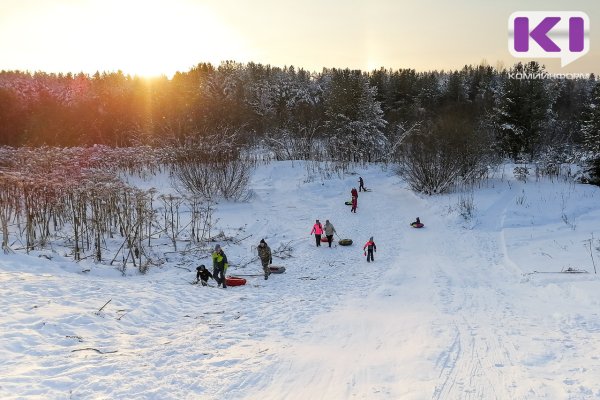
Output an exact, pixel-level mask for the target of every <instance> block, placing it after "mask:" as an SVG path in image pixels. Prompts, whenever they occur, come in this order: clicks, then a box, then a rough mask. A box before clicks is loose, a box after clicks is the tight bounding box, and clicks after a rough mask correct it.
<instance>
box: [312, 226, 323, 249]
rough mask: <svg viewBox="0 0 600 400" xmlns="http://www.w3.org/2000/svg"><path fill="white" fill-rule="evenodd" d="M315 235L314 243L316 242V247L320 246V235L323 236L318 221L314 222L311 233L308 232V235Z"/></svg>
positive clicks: (321, 227)
mask: <svg viewBox="0 0 600 400" xmlns="http://www.w3.org/2000/svg"><path fill="white" fill-rule="evenodd" d="M313 233H314V234H315V241H316V242H317V247H320V246H321V235H322V234H323V225H321V222H319V220H317V222H315V224H314V225H313V228H312V231H310V234H311V235H312V234H313Z"/></svg>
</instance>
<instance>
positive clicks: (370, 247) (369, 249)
mask: <svg viewBox="0 0 600 400" xmlns="http://www.w3.org/2000/svg"><path fill="white" fill-rule="evenodd" d="M365 249H366V251H365V253H364V254H365V255H366V256H367V262H369V261H375V259H374V258H373V252H377V246H375V242H374V241H373V236H371V237H370V238H369V240H368V241H367V243H365V245H364V246H363V250H365ZM369 259H370V260H369Z"/></svg>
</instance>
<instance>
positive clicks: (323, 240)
mask: <svg viewBox="0 0 600 400" xmlns="http://www.w3.org/2000/svg"><path fill="white" fill-rule="evenodd" d="M321 242H327V236H322V237H321ZM332 242H333V240H332Z"/></svg>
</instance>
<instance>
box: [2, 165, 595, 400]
mask: <svg viewBox="0 0 600 400" xmlns="http://www.w3.org/2000/svg"><path fill="white" fill-rule="evenodd" d="M306 171H307V170H306V168H305V167H304V166H303V164H302V163H298V162H296V163H291V162H278V163H272V164H269V165H265V166H262V167H260V168H259V169H258V170H257V171H256V172H255V173H254V176H253V179H252V182H251V186H252V189H253V191H254V196H253V197H252V198H251V199H250V200H249V201H248V202H245V203H221V204H219V206H218V211H217V217H218V218H219V222H218V224H219V226H220V227H221V228H222V229H225V230H229V231H233V230H236V229H239V228H243V231H244V233H243V234H242V235H241V237H245V236H247V235H250V234H251V235H252V236H251V237H249V238H247V239H245V240H242V241H240V242H239V243H238V244H236V245H233V244H224V250H225V252H226V253H227V255H228V257H229V260H230V262H231V264H232V266H231V267H230V270H229V271H228V272H229V273H230V274H232V275H234V274H244V275H252V274H260V272H261V268H260V265H259V263H258V262H255V263H253V264H250V265H248V266H246V267H245V268H240V267H239V266H240V265H243V264H244V262H242V261H244V260H249V259H251V258H252V257H253V256H254V255H255V254H254V251H255V247H254V246H256V245H257V244H258V241H259V240H260V239H261V238H265V240H266V241H267V242H268V243H269V245H270V246H271V247H272V248H274V249H275V248H277V247H278V246H279V245H280V244H282V243H291V245H292V246H293V248H294V251H293V255H294V257H293V258H289V259H285V260H277V259H275V260H274V263H275V264H279V265H284V266H285V267H286V268H287V271H286V272H285V273H284V274H280V275H271V278H270V279H269V280H267V281H265V280H264V279H263V278H262V277H261V276H249V277H247V278H248V284H247V285H246V286H242V287H229V288H227V289H226V290H223V289H219V288H211V287H201V286H197V285H190V284H189V282H190V281H192V280H193V279H194V277H195V274H194V273H192V272H188V271H187V270H185V269H182V268H175V261H170V262H167V263H166V264H165V265H163V266H162V267H154V268H152V269H151V270H150V271H149V273H148V274H146V275H143V276H142V275H135V274H130V275H128V276H125V277H123V276H121V273H120V272H118V271H117V270H116V269H114V268H112V267H107V266H102V265H95V264H93V263H91V262H88V261H87V260H86V261H82V262H81V263H80V264H76V263H74V262H72V261H71V260H70V259H68V258H62V257H61V255H60V254H55V255H54V256H53V257H52V260H48V259H46V258H43V257H37V256H36V253H32V255H29V256H27V255H23V254H9V255H0V282H1V284H0V326H1V329H0V398H2V399H21V398H40V399H66V398H71V399H90V398H92V399H187V398H189V399H540V398H543V399H600V279H599V278H598V275H595V274H594V268H593V264H592V258H591V256H590V251H589V249H588V248H587V247H586V244H587V243H588V241H589V239H592V234H593V235H594V236H593V238H594V240H593V241H592V243H593V246H592V254H593V256H594V257H595V258H594V260H595V263H596V264H597V265H596V266H597V267H600V250H598V249H597V247H599V246H600V243H599V242H598V238H600V190H599V188H596V187H593V186H583V185H573V184H570V183H566V182H564V181H558V182H556V181H555V182H550V181H549V180H542V181H540V182H528V183H522V182H517V181H515V180H514V179H513V178H510V179H507V178H504V179H501V178H500V175H499V177H497V178H495V179H491V180H489V181H487V182H485V183H483V184H482V187H481V188H478V189H476V190H475V191H474V193H473V201H474V204H475V207H476V210H475V215H474V217H473V218H472V219H471V220H470V221H465V220H464V219H462V217H460V215H459V211H460V209H459V207H458V199H459V196H460V195H459V194H451V195H444V196H438V197H424V196H420V195H416V194H414V193H412V192H411V191H409V190H407V186H406V184H405V183H404V182H402V181H401V180H400V179H399V178H398V177H396V176H395V175H393V174H392V173H390V172H386V171H383V170H382V169H381V168H379V167H377V166H373V167H370V168H368V169H360V170H357V171H356V172H357V173H360V175H361V176H362V177H363V178H364V179H365V184H366V186H367V187H369V188H372V189H373V191H372V192H369V193H361V194H360V196H359V203H358V213H356V214H351V213H350V207H348V206H346V205H344V201H345V200H348V199H349V192H350V189H351V188H352V187H353V186H357V180H358V176H357V175H350V176H347V177H345V178H343V179H332V180H326V181H324V182H322V181H320V180H317V181H313V182H306ZM507 171H508V169H507ZM504 175H505V176H506V175H508V174H504ZM154 183H156V182H154ZM148 184H149V185H151V184H153V182H149V183H148ZM463 196H464V195H463ZM417 216H419V217H420V218H421V220H422V221H423V222H424V223H425V225H426V227H425V228H424V229H413V228H411V227H409V225H408V224H409V222H411V221H412V220H414V218H415V217H417ZM316 218H318V219H320V220H321V221H322V222H324V221H325V219H329V220H330V221H331V222H332V223H333V224H334V225H335V227H336V229H337V231H338V233H339V236H340V237H342V238H351V239H353V240H354V244H353V245H352V246H349V247H342V246H337V245H336V246H335V247H333V248H331V249H330V248H328V247H327V246H321V247H319V248H317V247H315V244H314V239H313V237H311V236H309V232H310V230H311V227H312V224H313V223H314V220H315V219H316ZM370 236H374V239H375V242H376V244H377V253H375V262H374V263H367V262H366V260H365V257H364V256H363V251H362V245H363V244H364V243H365V242H366V241H367V239H368V238H369V237H370ZM336 239H337V238H336ZM188 261H189V260H188ZM192 261H193V263H192V264H181V262H182V261H180V262H179V265H177V266H179V267H182V265H183V267H185V268H189V269H193V268H194V267H195V266H196V265H198V264H200V263H204V264H206V265H210V263H209V260H208V259H207V258H204V259H198V260H192ZM236 264H237V265H238V266H237V267H236V266H235V265H236ZM569 267H570V268H573V269H577V270H582V269H585V270H587V271H588V272H589V273H579V274H573V273H555V272H559V271H561V270H564V269H567V268H569ZM85 269H90V271H89V272H82V271H83V270H85ZM108 300H111V301H110V302H109V303H108V304H106V305H105V303H106V302H107V301H108ZM103 305H105V307H104V308H103V309H102V310H101V311H99V309H100V308H101V307H102V306H103Z"/></svg>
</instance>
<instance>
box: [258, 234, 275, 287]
mask: <svg viewBox="0 0 600 400" xmlns="http://www.w3.org/2000/svg"><path fill="white" fill-rule="evenodd" d="M258 258H260V262H261V263H262V267H263V271H264V272H265V280H267V279H269V275H271V269H270V268H269V264H272V263H273V258H272V254H271V248H270V247H269V245H268V244H267V242H265V239H261V240H260V243H259V244H258Z"/></svg>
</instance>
